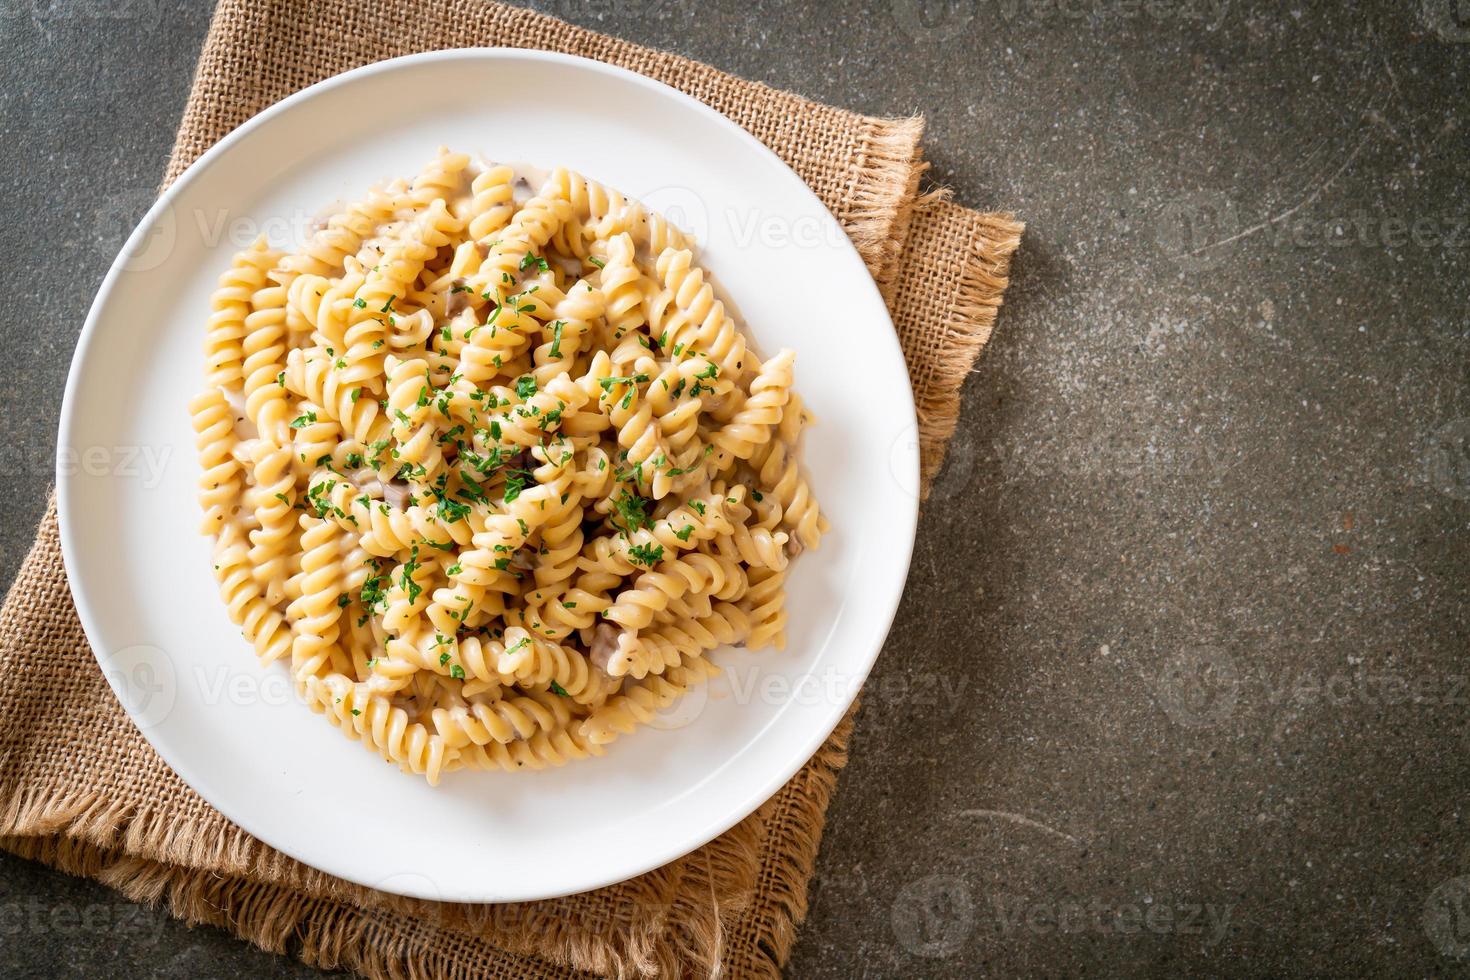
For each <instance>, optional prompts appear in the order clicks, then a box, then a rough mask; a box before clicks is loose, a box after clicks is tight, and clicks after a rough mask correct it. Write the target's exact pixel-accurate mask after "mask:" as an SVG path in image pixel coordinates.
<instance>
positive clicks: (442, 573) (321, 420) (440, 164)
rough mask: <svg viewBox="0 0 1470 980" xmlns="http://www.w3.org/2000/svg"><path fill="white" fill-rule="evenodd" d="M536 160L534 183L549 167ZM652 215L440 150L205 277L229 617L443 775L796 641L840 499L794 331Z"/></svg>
mask: <svg viewBox="0 0 1470 980" xmlns="http://www.w3.org/2000/svg"><path fill="white" fill-rule="evenodd" d="M533 182H534V183H535V184H539V189H533ZM693 248H694V245H693V243H692V241H690V239H689V238H688V237H687V236H686V235H684V234H683V233H682V232H680V231H679V230H678V229H676V228H675V227H674V226H672V225H671V224H669V223H668V222H667V221H665V220H664V219H663V218H662V217H661V216H660V215H658V214H657V213H655V212H653V211H651V210H649V209H647V208H645V207H644V206H643V205H641V204H639V203H638V202H637V201H634V200H632V199H630V198H626V197H624V196H622V195H621V194H619V193H618V192H617V191H614V190H612V189H610V188H607V187H603V186H601V185H599V184H597V183H594V182H593V181H590V180H588V179H586V178H585V177H582V176H580V175H578V174H576V173H572V172H570V171H567V170H560V169H559V170H556V171H554V172H552V173H551V174H549V175H539V174H535V175H533V174H532V173H531V172H530V171H529V169H528V168H512V167H508V166H503V165H493V164H487V165H481V164H478V163H474V162H472V161H471V159H470V157H469V156H467V155H465V154H460V153H451V152H449V151H447V150H443V151H441V152H440V153H439V155H438V157H437V158H436V159H435V160H434V161H432V162H431V163H430V164H429V166H428V167H427V168H426V169H425V170H424V171H423V172H421V173H420V174H419V175H418V176H417V177H415V178H413V179H412V180H411V181H408V180H400V181H395V182H393V183H391V184H388V185H386V186H382V187H379V188H375V189H374V190H373V191H371V192H370V193H369V195H368V196H367V198H366V199H365V200H363V201H361V202H359V203H357V204H353V205H352V206H350V207H347V208H345V209H344V210H342V211H341V212H340V213H337V214H335V215H334V216H333V217H331V219H330V220H328V221H327V222H326V223H325V224H324V225H323V226H322V227H320V229H319V230H318V231H317V232H316V234H315V235H314V237H313V238H312V239H311V240H310V241H309V242H308V243H307V244H305V245H304V246H303V247H302V248H301V249H300V250H299V251H297V252H295V253H290V254H286V253H282V252H278V251H275V250H273V249H271V248H270V247H269V246H268V245H267V243H266V242H265V241H264V240H263V239H262V240H260V241H257V242H256V243H255V244H254V245H253V246H251V247H250V248H247V249H245V250H244V251H242V252H240V253H239V254H237V255H236V256H235V257H234V259H233V261H232V263H231V266H230V268H229V270H228V271H226V272H225V273H224V274H223V275H222V276H221V278H220V283H219V288H218V289H217V290H216V292H215V293H214V295H213V298H212V301H211V307H212V309H211V313H210V316H209V321H208V327H207V332H206V340H205V354H206V366H205V387H204V391H203V393H202V394H200V395H199V396H198V397H196V398H195V399H194V401H193V402H192V403H191V405H190V411H191V413H192V416H193V424H194V430H195V432H196V433H197V444H198V450H199V457H200V462H201V465H202V468H203V476H202V478H201V483H200V488H201V492H200V502H201V505H202V506H203V509H204V515H205V516H204V530H205V532H206V533H207V534H209V535H212V536H213V537H214V538H215V557H214V567H215V572H216V574H217V576H218V578H219V582H220V591H221V595H222V597H223V599H224V601H225V604H226V606H227V608H228V611H229V614H230V616H231V618H232V619H233V620H234V622H235V623H237V624H238V625H239V626H240V627H241V629H242V631H243V633H244V635H245V637H246V638H247V639H248V640H249V641H250V642H252V643H253V644H254V646H255V650H256V652H257V654H258V655H259V657H260V658H261V660H262V661H264V662H272V661H278V660H279V661H284V662H285V663H286V664H288V666H289V669H290V672H291V676H292V678H293V680H294V682H295V685H296V689H297V691H298V693H299V694H300V695H301V697H303V698H304V699H305V700H306V701H307V703H308V704H310V705H311V706H312V707H313V708H314V709H315V710H317V711H319V712H322V713H324V714H325V715H326V717H327V718H328V720H329V721H331V722H332V723H333V724H334V725H336V726H337V727H339V728H340V729H341V730H342V731H343V732H344V733H346V734H347V735H348V736H350V737H351V738H354V739H358V740H360V741H361V742H363V743H364V744H365V745H366V746H367V747H368V748H370V749H371V750H373V751H376V752H377V753H379V754H380V755H381V756H382V757H383V758H384V759H386V760H388V761H390V762H394V763H397V764H398V765H399V766H400V767H401V768H402V769H403V770H404V771H406V772H412V773H417V774H420V775H423V776H425V777H426V778H427V779H428V781H429V782H430V783H436V782H437V781H438V779H439V776H440V774H441V773H443V772H446V771H452V770H455V769H507V770H518V769H524V768H531V769H539V768H543V767H546V766H553V765H560V764H562V763H564V762H567V761H569V760H572V759H580V758H584V757H587V756H592V755H598V754H601V753H602V752H603V747H604V746H605V745H607V744H608V743H609V742H611V741H613V740H614V739H615V738H617V737H618V736H620V735H624V734H628V733H630V732H632V731H633V730H634V729H635V728H636V727H637V726H638V725H640V724H645V723H647V722H649V721H650V720H651V719H652V718H653V716H654V714H655V713H656V712H658V711H659V710H661V709H663V708H664V707H666V706H667V705H669V704H670V703H672V702H673V701H674V700H675V699H677V698H678V697H680V696H681V695H682V694H684V693H685V692H686V691H687V690H689V689H690V688H691V687H692V686H694V685H697V684H700V683H703V682H704V681H706V680H708V679H709V678H710V677H711V676H713V675H714V674H716V673H718V668H717V667H716V666H715V665H714V664H713V663H712V662H711V661H710V660H709V659H708V654H709V652H710V651H711V650H713V649H714V648H715V647H717V646H720V645H722V644H743V645H745V646H748V647H751V648H760V647H765V646H771V645H774V646H775V647H778V648H780V647H782V646H784V642H785V639H784V629H785V624H786V612H785V609H784V602H785V591H784V583H785V578H786V574H787V569H788V564H789V562H790V560H791V559H792V557H794V556H795V555H796V554H798V553H799V552H800V551H802V550H803V549H806V548H815V547H817V545H818V542H819V540H820V538H821V536H822V533H823V532H824V531H825V530H826V527H827V522H826V520H825V519H824V518H823V517H822V515H821V513H820V512H819V510H818V507H817V503H816V501H815V500H814V499H813V496H812V493H811V490H810V488H809V487H808V485H807V483H806V480H805V479H804V477H803V476H802V472H801V468H800V466H799V461H798V443H799V437H800V434H801V432H802V429H803V427H804V426H805V425H807V424H808V423H809V422H810V415H809V413H808V412H807V411H806V410H805V409H804V408H803V405H802V402H801V399H800V398H799V397H798V396H797V394H796V393H795V392H794V391H793V390H792V365H793V360H794V355H793V353H792V352H791V351H790V350H781V351H778V352H777V353H776V354H775V355H773V356H772V357H770V358H768V359H765V360H762V359H760V358H759V357H758V356H757V355H756V353H755V352H754V351H753V350H752V349H751V348H750V347H749V346H748V344H747V341H746V338H745V336H744V335H743V334H742V333H741V330H740V328H739V326H738V325H737V323H736V322H735V320H734V318H733V317H732V316H731V314H730V313H729V312H728V311H727V310H726V308H725V306H724V304H723V303H722V302H721V301H720V300H719V299H718V298H717V297H716V293H715V289H714V287H713V284H712V283H711V281H710V280H709V278H708V277H707V275H706V274H705V273H704V271H703V270H701V268H700V267H699V265H698V264H697V262H696V261H695V256H694V251H693Z"/></svg>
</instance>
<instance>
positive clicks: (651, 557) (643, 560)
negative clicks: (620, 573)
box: [628, 544, 664, 568]
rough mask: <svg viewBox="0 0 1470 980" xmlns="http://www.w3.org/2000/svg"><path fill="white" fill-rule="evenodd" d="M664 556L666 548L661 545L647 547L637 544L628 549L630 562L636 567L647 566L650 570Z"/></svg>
mask: <svg viewBox="0 0 1470 980" xmlns="http://www.w3.org/2000/svg"><path fill="white" fill-rule="evenodd" d="M663 556H664V546H663V545H661V544H654V545H647V544H635V545H634V546H633V547H631V548H629V549H628V560H629V561H631V562H633V563H634V564H636V565H646V566H648V567H649V568H652V567H653V566H654V563H655V562H658V561H659V560H661V559H662V558H663Z"/></svg>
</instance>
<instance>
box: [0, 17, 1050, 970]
mask: <svg viewBox="0 0 1470 980" xmlns="http://www.w3.org/2000/svg"><path fill="white" fill-rule="evenodd" d="M471 44H483V45H506V46H512V47H536V48H544V49H548V50H556V51H563V52H568V53H572V54H580V55H583V56H586V57H592V58H597V59H599V60H602V61H607V62H610V63H613V64H618V65H621V66H623V67H626V68H630V69H632V70H634V71H638V72H641V73H643V74H645V75H648V76H650V77H653V78H657V79H659V80H661V81H664V82H666V83H668V84H670V85H673V86H674V87H676V88H680V89H682V90H683V91H685V92H687V93H689V94H690V95H692V96H694V97H695V98H698V99H700V100H702V101H704V102H706V103H707V104H709V105H711V106H713V107H714V108H716V109H718V110H719V111H721V112H723V113H725V114H726V115H727V116H729V117H730V118H731V119H733V120H734V121H735V122H737V123H738V124H739V125H741V126H743V127H745V128H746V129H747V130H749V131H750V132H752V133H753V134H754V135H755V136H756V137H757V138H759V139H760V140H762V141H763V142H764V143H766V144H767V145H768V146H770V147H771V148H772V149H773V150H775V151H776V152H777V153H778V154H779V155H780V156H781V158H782V159H783V160H785V161H786V162H787V163H788V164H790V165H791V166H792V167H793V169H795V170H796V171H797V173H798V174H800V175H801V176H802V178H803V179H804V180H806V181H807V183H808V184H809V185H810V186H811V188H812V189H813V191H814V192H816V194H817V195H818V197H820V198H821V200H822V201H823V203H824V204H825V205H826V206H827V207H828V208H829V209H830V210H831V211H832V213H833V214H834V215H835V216H836V217H837V218H838V220H839V221H840V222H841V223H842V225H843V227H844V229H845V230H846V231H847V232H848V234H849V235H850V236H851V238H852V240H853V242H854V244H855V245H856V247H857V249H858V251H859V253H860V254H861V255H862V257H863V259H864V261H865V262H866V263H867V265H868V269H869V271H870V272H871V273H872V274H873V276H874V279H875V280H876V281H877V283H878V286H879V288H880V290H881V291H882V294H883V296H884V299H885V300H886V301H887V303H888V305H889V309H890V310H891V312H892V314H893V320H894V325H895V327H896V328H897V330H898V334H899V339H900V342H901V344H902V347H903V350H904V355H905V357H906V359H907V362H908V367H909V373H910V380H911V382H912V383H913V386H914V398H915V404H916V406H917V408H918V415H919V432H918V438H919V443H920V457H921V467H922V478H923V486H924V488H926V491H927V487H928V485H929V481H930V480H931V479H932V477H933V475H934V474H935V473H936V472H937V471H938V469H939V466H940V464H941V462H942V460H943V455H944V448H945V444H946V442H947V440H948V439H949V437H950V435H951V434H952V433H953V432H954V428H955V423H956V413H957V411H958V405H959V388H960V385H961V383H962V381H963V379H964V377H965V375H966V374H967V372H968V371H969V370H970V368H971V367H972V365H973V362H974V360H975V357H976V355H977V354H978V352H979V350H980V348H981V346H982V345H983V344H984V343H985V341H986V339H987V338H988V337H989V334H990V331H991V329H992V326H993V323H994V320H995V313H996V309H997V308H998V307H999V305H1000V301H1001V296H1002V293H1003V291H1004V289H1005V286H1006V281H1007V275H1008V267H1009V261H1010V257H1011V255H1012V253H1013V252H1014V251H1015V248H1016V243H1017V240H1018V237H1019V235H1020V231H1021V226H1020V225H1019V224H1018V223H1016V222H1014V221H1012V220H1011V219H1010V217H1009V216H1008V215H981V214H977V213H975V212H971V211H967V210H965V209H963V208H960V207H958V206H956V205H954V204H952V203H950V202H949V201H947V200H945V199H944V195H942V194H936V195H929V196H927V197H923V198H921V197H920V196H919V194H918V186H919V181H920V177H921V175H922V173H923V172H924V169H925V164H924V162H923V161H922V159H921V158H920V150H919V138H920V135H921V133H922V131H923V122H922V120H921V119H918V118H911V119H901V120H883V119H872V118H866V117H862V116H857V115H854V114H852V113H847V112H843V111H842V110H838V109H833V108H831V107H829V106H822V105H819V104H816V103H812V102H808V101H806V100H803V99H800V98H798V97H796V96H793V95H790V94H789V93H783V92H778V91H775V90H773V89H770V88H768V87H766V86H763V85H760V84H758V83H752V82H746V81H741V80H739V79H734V78H732V77H730V76H728V75H723V74H721V73H719V72H717V71H715V70H713V69H711V68H709V67H708V66H704V65H699V64H697V63H695V62H691V61H689V60H687V59H683V58H678V57H676V56H673V55H668V54H664V53H661V52H656V51H651V50H649V49H646V48H640V47H638V46H636V45H630V44H627V43H626V42H623V41H619V40H616V39H613V38H608V37H606V36H604V35H599V34H595V33H592V32H589V31H585V30H581V29H579V28H575V27H572V26H570V25H567V24H564V23H562V22H560V21H556V20H554V19H552V18H548V17H544V16H542V15H539V14H535V13H533V12H530V11H525V10H520V9H512V8H507V7H503V6H500V5H498V4H494V3H486V2H481V0H422V2H418V3H412V4H410V3H407V2H403V0H323V2H320V3H316V4H314V5H312V6H311V7H310V8H307V7H305V6H303V5H298V4H296V3H293V2H279V0H278V2H265V3H256V2H251V0H221V2H220V3H219V4H218V6H217V7H216V13H215V21H214V24H213V25H212V27H211V30H210V36H209V39H208V41H207V42H206V45H205V49H204V51H203V53H202V55H201V58H200V64H199V70H198V74H197V76H196V78H195V83H194V86H193V89H192V91H191V94H190V98H189V104H188V106H187V108H186V110H185V113H184V121H183V124H182V126H181V129H180V133H179V138H178V141H177V143H176V145H175V149H174V154H173V156H172V158H171V160H170V163H169V169H168V178H169V179H172V178H173V177H176V176H177V175H178V174H179V173H180V172H181V171H182V170H183V169H184V167H185V166H187V165H188V164H189V163H190V162H192V161H193V160H194V159H195V158H196V157H197V156H198V155H199V154H200V153H202V152H203V151H204V150H205V149H207V148H208V147H209V146H210V145H212V144H213V143H214V142H215V141H217V140H218V139H219V138H220V137H221V136H223V135H224V134H225V133H226V132H228V131H229V130H230V129H232V128H234V127H235V126H238V125H239V124H240V123H241V122H243V121H245V120H246V119H247V118H249V117H250V116H251V115H253V114H254V113H255V112H258V111H259V110H260V109H263V108H265V107H266V106H267V105H270V104H272V103H274V102H276V101H278V100H279V99H281V98H283V97H285V96H286V95H288V94H290V93H291V92H293V91H296V90H298V89H300V88H302V87H304V86H306V85H309V84H311V83H312V82H314V81H317V80H319V79H320V78H323V77H326V76H328V75H331V74H335V73H337V72H341V71H345V70H347V69H349V68H353V67H356V66H357V65H360V64H365V63H368V62H372V61H378V60H382V59H384V58H390V57H396V56H399V55H403V54H407V53H411V52H413V51H419V50H430V49H434V48H439V47H446V46H463V45H471ZM851 726H852V714H851V713H849V715H848V717H847V718H846V719H844V720H843V722H842V724H841V725H840V726H839V727H838V729H837V730H836V731H835V732H834V733H833V734H832V736H831V738H829V739H828V741H827V742H826V744H825V745H824V746H823V747H822V749H821V750H820V751H819V752H818V753H817V754H816V756H814V757H813V758H812V760H810V761H809V762H808V763H807V765H806V766H805V767H804V768H803V769H802V770H801V771H800V772H799V773H798V774H797V775H796V776H795V777H793V779H792V780H791V781H790V782H789V783H788V784H787V785H786V786H785V787H784V788H783V789H782V790H781V791H780V792H779V793H778V794H777V795H776V796H775V797H773V798H772V799H771V800H769V801H767V802H766V803H765V804H763V805H762V806H761V807H760V808H758V809H757V810H756V812H755V813H753V814H751V815H750V816H749V817H747V818H746V819H745V820H744V821H742V822H741V823H740V824H738V825H737V826H736V827H735V828H733V829H732V830H731V831H729V832H727V833H726V834H723V835H721V836H720V837H718V838H716V839H715V840H713V841H711V842H710V843H709V844H706V845H705V846H704V847H702V848H700V849H698V850H697V851H695V852H693V853H692V854H689V855H686V856H685V857H683V858H680V859H679V860H677V861H674V862H672V863H671V864H669V865H667V866H665V867H663V868H658V869H656V870H654V871H652V872H649V873H648V874H646V875H640V876H639V877H637V878H634V879H631V880H629V881H627V882H623V883H621V884H619V885H615V886H611V887H609V888H605V889H600V890H598V891H596V892H590V893H586V894H583V895H575V896H569V897H567V898H563V899H555V900H550V901H546V902H533V903H521V904H515V905H498V906H465V905H453V904H447V903H433V902H423V901H418V900H414V899H405V898H400V897H397V896H393V895H387V894H384V893H381V892H377V891H374V890H371V889H366V888H362V887H359V886H357V885H352V884H350V883H348V882H344V881H340V880H338V879H335V878H332V877H330V876H328V875H325V874H323V873H321V872H320V871H317V870H315V869H312V868H309V867H307V866H305V865H302V864H301V863H299V862H297V861H295V860H293V859H291V858H288V857H286V856H285V855H282V854H280V853H278V852H275V851H273V850H272V849H270V848H268V847H265V846H264V845H262V844H261V843H260V842H258V841H256V840H254V839H253V838H251V837H249V836H248V835H247V834H245V833H244V832H242V831H241V830H240V829H239V828H237V827H235V826H233V825H232V824H230V823H229V822H228V821H227V820H225V819H224V817H223V816H222V815H220V814H219V813H218V812H216V811H215V810H213V809H212V808H211V807H209V806H208V804H207V803H205V802H204V801H203V800H202V799H201V798H200V797H199V796H198V795H197V794H195V793H194V792H193V791H192V790H191V789H190V788H189V787H188V786H186V785H185V784H184V783H183V782H182V781H181V780H179V778H178V777H177V776H176V775H175V774H174V773H173V772H172V771H171V770H169V769H168V768H167V766H165V765H164V764H163V763H162V761H161V760H160V759H158V757H157V756H156V754H154V753H153V751H152V749H151V747H150V746H149V745H148V744H147V742H146V741H145V740H144V739H143V738H142V737H141V735H139V733H138V732H137V731H136V730H134V729H133V728H132V727H131V724H130V723H129V721H128V719H127V717H126V715H125V714H123V712H122V710H121V708H120V706H119V705H118V704H117V702H116V700H115V699H114V698H113V696H112V694H111V692H110V691H109V689H108V687H107V684H106V681H105V680H104V679H103V677H102V676H101V672H100V671H99V670H98V669H97V667H96V664H95V662H94V660H93V658H92V655H91V652H90V651H89V650H88V649H87V645H86V640H85V637H84V636H83V634H82V632H81V628H80V625H79V624H78V622H77V619H76V613H75V610H74V609H73V607H72V605H71V602H70V595H69V593H68V591H67V586H66V579H65V575H64V572H63V569H62V564H61V555H60V546H59V534H58V529H57V526H56V513H55V505H54V500H53V501H52V504H51V506H50V507H49V508H48V511H47V514H46V517H45V519H44V520H43V521H42V524H41V528H40V531H39V532H38V534H37V538H36V542H35V545H34V546H33V548H32V550H31V553H30V555H29V556H28V557H27V559H26V561H25V563H24V564H23V566H22V568H21V571H20V573H19V574H18V576H17V578H16V581H15V583H14V585H13V586H12V588H11V590H10V594H9V596H8V597H7V599H6V602H5V605H4V608H3V609H0V847H3V848H5V849H7V850H11V851H14V852H15V853H17V854H21V855H24V856H26V857H30V858H34V859H36V860H39V861H44V862H46V863H48V864H51V865H52V866H54V867H57V868H60V869H62V870H65V871H68V872H71V873H75V874H82V875H86V876H88V877H92V878H95V879H97V880H99V881H101V882H103V883H104V884H107V885H108V886H110V887H113V888H116V889H117V890H118V891H120V892H122V893H123V894H125V895H127V896H129V897H130V898H133V899H135V900H138V901H144V902H150V903H158V904H165V905H166V906H167V908H168V909H169V910H170V911H171V912H172V913H173V914H174V915H176V916H178V917H179V918H181V919H185V920H187V921H189V922H193V923H209V924H213V925H218V926H221V927H223V928H226V929H229V930H230V931H232V932H234V933H235V934H236V935H239V936H241V937H242V938H245V939H247V940H249V941H251V942H254V943H256V944H257V945H259V946H261V947H262V948H263V949H267V950H271V951H275V952H290V953H293V954H294V955H297V956H300V957H301V958H302V959H304V960H305V961H307V962H309V963H312V964H315V965H317V966H320V967H322V968H324V969H347V970H353V971H355V972H358V973H361V974H363V975H365V976H369V977H373V978H389V977H391V978H415V980H416V978H420V977H471V976H475V977H499V978H521V977H529V976H547V977H573V976H583V975H585V974H584V973H582V972H580V971H587V972H590V973H596V974H600V975H605V976H649V977H651V976H658V977H707V976H715V975H719V976H728V977H775V976H778V975H779V973H780V970H781V967H782V965H783V964H784V963H785V961H786V959H787V957H788V956H789V955H790V951H791V947H792V944H793V943H794V941H795V936H796V930H797V928H798V926H799V925H800V924H801V921H802V920H803V919H804V918H805V916H806V911H807V883H808V881H809V880H810V877H811V875H812V871H813V869H814V867H815V863H816V858H817V853H818V848H819V845H820V841H821V835H822V829H823V824H824V821H825V815H826V810H827V806H828V804H829V803H830V801H831V798H832V793H833V791H834V788H835V786H836V781H837V774H838V771H839V770H840V769H841V768H842V765H843V763H844V762H845V760H846V745H847V737H848V734H849V732H850V731H851Z"/></svg>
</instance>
